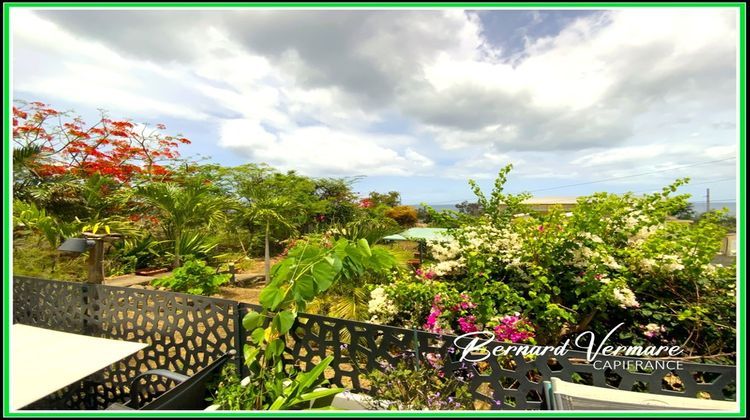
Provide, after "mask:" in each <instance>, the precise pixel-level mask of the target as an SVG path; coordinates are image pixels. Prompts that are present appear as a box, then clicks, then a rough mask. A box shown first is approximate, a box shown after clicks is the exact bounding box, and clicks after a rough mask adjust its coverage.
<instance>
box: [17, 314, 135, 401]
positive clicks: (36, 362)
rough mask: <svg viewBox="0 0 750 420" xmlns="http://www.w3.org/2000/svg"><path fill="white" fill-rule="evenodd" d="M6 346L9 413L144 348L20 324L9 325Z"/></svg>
mask: <svg viewBox="0 0 750 420" xmlns="http://www.w3.org/2000/svg"><path fill="white" fill-rule="evenodd" d="M10 342H11V348H10V350H11V353H10V365H11V366H10V385H11V387H10V400H11V409H13V410H18V409H20V408H23V407H24V406H26V405H28V404H31V403H33V402H34V401H36V400H38V399H40V398H43V397H45V396H47V395H49V394H51V393H53V392H55V391H57V390H58V389H60V388H63V387H65V386H67V385H70V384H72V383H74V382H76V381H78V380H80V379H82V378H84V377H86V376H88V375H90V374H92V373H94V372H96V371H98V370H100V369H102V368H105V367H107V366H109V365H111V364H112V363H115V362H117V361H119V360H121V359H123V358H125V357H127V356H129V355H131V354H133V353H135V352H137V351H138V350H141V349H143V348H144V347H146V346H147V345H148V344H145V343H134V342H129V341H120V340H110V339H106V338H98V337H90V336H86V335H79V334H71V333H66V332H60V331H53V330H48V329H45V328H38V327H32V326H29V325H24V324H13V326H12V328H11V332H10Z"/></svg>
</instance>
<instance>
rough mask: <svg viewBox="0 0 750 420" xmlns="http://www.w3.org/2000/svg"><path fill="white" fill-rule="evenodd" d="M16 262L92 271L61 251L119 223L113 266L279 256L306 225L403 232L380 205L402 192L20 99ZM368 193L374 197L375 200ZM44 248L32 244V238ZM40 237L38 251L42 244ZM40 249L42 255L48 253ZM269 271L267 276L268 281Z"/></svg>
mask: <svg viewBox="0 0 750 420" xmlns="http://www.w3.org/2000/svg"><path fill="white" fill-rule="evenodd" d="M13 115H14V120H13V141H14V143H15V145H14V155H13V172H14V184H13V186H14V238H15V241H14V248H15V255H16V258H15V259H14V269H15V270H16V272H17V273H19V274H33V275H40V276H45V277H53V278H65V279H81V278H82V277H85V274H84V275H83V276H82V275H81V273H85V270H86V268H85V261H83V260H81V259H76V260H71V259H70V257H61V256H59V255H58V254H57V253H56V252H55V249H56V248H57V247H58V246H59V245H60V243H61V242H62V241H63V240H64V239H65V238H69V237H75V236H78V235H80V234H81V233H82V232H84V231H89V232H90V231H91V229H92V227H93V226H98V227H99V229H100V231H102V232H103V231H111V232H118V233H122V234H123V235H124V240H123V241H119V242H115V243H113V244H112V246H110V247H109V248H108V250H107V258H106V261H105V268H106V270H107V275H118V274H127V273H132V272H133V271H135V270H136V269H146V268H161V267H168V268H177V267H179V266H180V265H181V264H182V263H183V261H185V260H186V259H190V258H194V259H200V260H204V261H206V262H208V263H209V264H210V265H219V264H226V263H235V262H242V261H245V260H248V259H249V258H252V257H256V256H260V255H264V256H265V257H266V261H267V268H268V269H270V259H271V257H272V256H274V255H276V254H278V253H280V252H282V251H283V250H284V249H285V248H286V247H287V246H288V245H289V242H290V241H292V240H293V239H295V238H298V237H299V236H301V235H306V234H323V233H325V232H328V231H330V230H331V229H340V230H351V231H364V230H367V229H369V228H367V226H373V227H374V228H373V229H369V231H370V232H371V233H373V235H371V236H370V237H369V238H368V239H371V240H372V243H375V242H377V241H378V240H380V238H381V237H382V236H383V235H381V233H384V234H389V233H394V232H397V231H398V229H399V226H398V224H397V223H396V222H395V221H394V220H393V219H391V218H388V217H387V216H385V213H386V212H387V211H388V210H389V209H390V208H391V207H393V206H396V205H398V204H400V196H399V194H398V193H397V192H393V191H391V192H389V193H384V194H380V193H377V192H372V193H370V196H369V197H368V198H365V199H361V198H360V197H359V196H358V195H357V194H355V193H354V192H353V191H352V185H353V183H354V182H356V180H357V179H356V178H310V177H306V176H303V175H300V174H297V173H296V172H294V171H289V172H279V171H277V170H275V169H273V168H271V167H269V166H267V165H263V164H258V165H256V164H247V165H241V166H237V167H231V168H230V167H221V166H218V165H213V164H203V163H200V162H196V161H194V160H191V159H185V158H180V154H179V151H178V149H179V147H180V146H181V145H185V144H189V143H190V140H188V139H187V138H185V137H183V136H181V135H179V134H166V132H165V130H166V127H165V126H164V125H162V124H156V125H154V126H153V127H151V126H147V125H145V124H139V123H135V122H133V121H129V120H126V119H112V118H110V117H109V116H108V115H107V114H106V113H104V112H102V113H101V115H100V117H99V119H98V120H97V121H96V122H95V123H93V124H87V123H86V122H85V121H83V119H82V118H80V117H78V116H76V115H75V114H74V113H72V112H62V111H58V110H56V109H53V108H52V107H50V106H48V105H46V104H42V103H39V102H32V103H26V102H18V103H16V106H15V107H14V109H13ZM367 200H372V202H371V204H373V205H368V204H367V203H368V202H367ZM30 246H31V247H36V251H37V252H27V251H28V250H29V249H28V247H30ZM40 247H41V249H40ZM40 256H44V258H41V257H40ZM269 280H270V279H269Z"/></svg>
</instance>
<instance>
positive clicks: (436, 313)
mask: <svg viewBox="0 0 750 420" xmlns="http://www.w3.org/2000/svg"><path fill="white" fill-rule="evenodd" d="M460 297H461V300H460V301H459V302H458V303H456V304H454V305H453V306H450V307H449V308H448V310H446V308H445V306H444V302H443V299H442V297H441V296H440V295H439V294H438V295H435V298H434V299H433V301H432V307H431V308H430V314H429V315H428V316H427V321H426V322H425V324H424V326H423V328H424V329H425V330H427V331H430V332H434V333H438V334H440V333H452V332H453V330H452V329H451V328H450V327H451V325H450V324H452V322H453V321H452V320H455V321H456V322H457V323H458V329H459V330H461V331H462V332H464V333H469V332H475V331H479V326H477V318H476V316H474V315H471V314H470V313H469V310H471V309H474V308H476V307H477V305H476V304H475V303H473V302H472V301H471V298H470V297H469V295H467V294H465V293H462V294H461V295H460ZM441 315H446V316H447V315H450V319H448V320H445V319H444V320H443V322H444V324H443V325H446V324H445V323H446V322H447V324H448V325H449V328H447V329H446V328H443V327H441V326H440V316H441ZM454 317H458V318H454ZM452 327H455V325H452Z"/></svg>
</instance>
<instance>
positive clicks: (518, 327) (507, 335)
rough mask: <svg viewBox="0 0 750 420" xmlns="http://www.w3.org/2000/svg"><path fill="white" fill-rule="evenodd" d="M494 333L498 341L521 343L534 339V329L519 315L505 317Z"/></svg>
mask: <svg viewBox="0 0 750 420" xmlns="http://www.w3.org/2000/svg"><path fill="white" fill-rule="evenodd" d="M494 331H495V337H496V338H497V340H498V341H504V342H511V343H521V342H524V341H526V340H528V339H531V338H534V327H532V325H531V324H530V323H529V322H528V321H526V320H524V319H522V318H521V317H520V316H519V315H506V316H504V317H503V318H501V319H500V323H499V324H498V325H497V326H496V327H495V329H494Z"/></svg>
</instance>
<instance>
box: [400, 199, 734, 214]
mask: <svg viewBox="0 0 750 420" xmlns="http://www.w3.org/2000/svg"><path fill="white" fill-rule="evenodd" d="M691 204H692V205H693V209H694V211H695V213H696V214H701V213H705V211H706V202H705V201H703V202H700V201H695V202H691ZM409 205H410V206H412V207H415V208H420V207H421V205H419V204H409ZM430 207H432V208H433V209H435V210H437V211H441V210H456V205H455V204H430ZM725 207H726V208H727V209H728V210H729V213H728V214H729V215H730V216H737V202H736V201H723V202H720V203H711V204H710V208H711V210H721V209H723V208H725Z"/></svg>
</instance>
